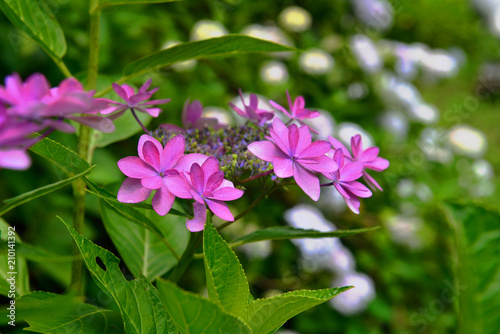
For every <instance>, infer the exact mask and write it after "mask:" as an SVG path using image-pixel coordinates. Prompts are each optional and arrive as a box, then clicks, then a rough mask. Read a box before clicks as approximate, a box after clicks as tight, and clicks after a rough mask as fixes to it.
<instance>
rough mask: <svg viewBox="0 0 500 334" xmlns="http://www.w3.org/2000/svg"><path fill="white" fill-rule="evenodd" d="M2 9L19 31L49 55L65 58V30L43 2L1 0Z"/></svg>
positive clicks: (0, 7)
mask: <svg viewBox="0 0 500 334" xmlns="http://www.w3.org/2000/svg"><path fill="white" fill-rule="evenodd" d="M0 9H1V10H2V11H3V12H4V13H5V15H6V16H7V17H8V18H9V20H10V21H11V22H12V23H13V24H14V25H15V26H16V28H17V29H19V30H21V31H22V32H24V33H26V34H27V35H28V36H30V37H31V38H33V39H34V40H35V41H36V42H37V43H38V44H39V45H40V46H41V47H42V48H43V49H44V50H45V51H46V52H47V53H49V54H51V55H52V56H54V57H56V58H62V56H64V54H65V53H66V40H65V39H64V33H63V30H62V29H61V26H59V23H58V22H57V20H56V18H55V17H54V15H53V14H52V13H51V12H50V10H49V9H48V7H47V5H46V4H45V3H44V2H43V1H34V0H0ZM16 51H17V50H16Z"/></svg>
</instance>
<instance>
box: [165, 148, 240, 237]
mask: <svg viewBox="0 0 500 334" xmlns="http://www.w3.org/2000/svg"><path fill="white" fill-rule="evenodd" d="M200 158H201V160H200ZM196 160H197V162H194V161H196ZM203 160H204V161H203ZM188 161H189V162H188ZM201 161H203V162H202V163H201V165H200V164H199V163H198V162H201ZM189 163H192V164H191V168H190V170H189V172H186V171H184V172H183V176H179V177H176V178H171V179H169V180H167V184H169V186H170V184H173V185H174V186H173V187H172V192H173V193H174V194H175V195H176V196H177V197H180V198H188V199H191V198H192V199H194V200H195V202H194V203H193V207H194V218H193V219H188V220H187V221H186V227H187V229H188V230H190V231H192V232H198V231H201V230H203V228H204V226H205V221H206V218H207V208H206V205H208V207H209V208H210V210H211V211H212V212H213V213H214V214H215V215H216V216H218V217H219V218H221V219H224V220H227V221H233V220H234V217H233V214H232V213H231V211H229V208H228V206H227V204H226V203H225V202H226V201H233V200H236V199H238V198H240V197H241V196H243V191H242V190H239V189H236V188H235V187H234V185H233V183H232V182H231V181H228V180H226V179H224V172H223V171H221V170H219V162H218V161H217V159H215V158H214V157H208V158H207V157H202V156H201V155H198V157H195V156H193V159H185V161H184V162H181V163H180V164H179V169H185V168H186V167H187V166H186V165H187V164H189ZM181 165H184V167H181ZM182 184H184V185H182Z"/></svg>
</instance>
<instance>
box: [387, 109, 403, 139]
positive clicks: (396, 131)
mask: <svg viewBox="0 0 500 334" xmlns="http://www.w3.org/2000/svg"><path fill="white" fill-rule="evenodd" d="M380 123H381V125H382V127H383V128H384V129H385V130H386V131H389V132H390V133H392V134H393V135H394V137H395V138H396V140H401V139H404V138H405V137H406V135H407V134H408V126H409V121H408V118H407V117H406V116H405V115H404V114H403V113H401V112H397V111H387V112H385V113H383V114H382V116H381V117H380Z"/></svg>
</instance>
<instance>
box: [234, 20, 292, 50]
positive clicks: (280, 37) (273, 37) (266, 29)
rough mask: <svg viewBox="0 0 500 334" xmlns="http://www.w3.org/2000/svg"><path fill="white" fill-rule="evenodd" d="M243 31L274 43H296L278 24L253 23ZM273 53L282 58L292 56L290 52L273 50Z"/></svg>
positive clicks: (287, 44)
mask: <svg viewBox="0 0 500 334" xmlns="http://www.w3.org/2000/svg"><path fill="white" fill-rule="evenodd" d="M241 33H242V34H243V35H247V36H250V37H254V38H259V39H264V40H267V41H271V42H274V43H278V44H282V45H286V46H291V47H293V46H294V44H293V42H292V40H291V39H289V38H288V37H287V36H286V35H285V33H284V32H283V30H281V29H280V28H278V27H276V26H263V25H260V24H252V25H249V26H247V27H245V28H244V29H243V30H242V31H241ZM273 55H274V56H276V57H280V58H289V57H290V56H291V53H290V52H273Z"/></svg>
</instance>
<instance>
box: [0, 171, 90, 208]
mask: <svg viewBox="0 0 500 334" xmlns="http://www.w3.org/2000/svg"><path fill="white" fill-rule="evenodd" d="M93 167H94V166H92V167H90V168H89V169H87V170H86V171H84V172H82V173H78V174H76V175H74V176H72V177H69V178H67V179H65V180H61V181H58V182H55V183H52V184H49V185H46V186H43V187H40V188H38V189H34V190H32V191H29V192H27V193H24V194H21V195H19V196H16V197H12V198H9V199H6V200H4V203H5V205H4V206H3V207H2V208H1V209H0V216H2V215H3V214H5V213H6V212H9V211H10V210H12V209H14V208H15V207H17V206H19V205H21V204H24V203H26V202H29V201H31V200H34V199H35V198H38V197H42V196H44V195H47V194H50V193H51V192H53V191H56V190H58V189H60V188H62V187H64V186H67V185H68V184H70V183H71V182H73V181H74V180H76V179H78V178H79V177H82V176H84V175H87V174H88V173H90V171H91V170H92V168H93Z"/></svg>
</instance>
